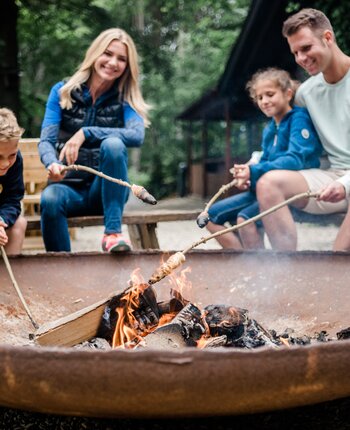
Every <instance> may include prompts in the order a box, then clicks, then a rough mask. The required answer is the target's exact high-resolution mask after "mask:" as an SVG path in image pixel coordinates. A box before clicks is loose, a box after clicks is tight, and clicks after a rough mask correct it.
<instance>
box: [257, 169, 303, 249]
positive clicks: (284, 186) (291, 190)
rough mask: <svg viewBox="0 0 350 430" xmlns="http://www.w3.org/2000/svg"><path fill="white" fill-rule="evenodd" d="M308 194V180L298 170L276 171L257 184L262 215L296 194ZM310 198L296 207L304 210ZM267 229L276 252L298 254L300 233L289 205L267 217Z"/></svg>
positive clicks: (265, 221)
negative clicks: (295, 251)
mask: <svg viewBox="0 0 350 430" xmlns="http://www.w3.org/2000/svg"><path fill="white" fill-rule="evenodd" d="M306 191H308V184H307V182H306V180H305V179H304V177H303V176H302V175H301V174H300V173H299V172H296V171H289V170H272V171H270V172H267V173H266V174H265V175H263V176H262V177H261V178H260V179H259V181H258V183H257V190H256V193H257V198H258V202H259V205H260V212H263V211H265V210H267V209H270V208H271V207H272V206H275V205H277V204H279V203H281V202H284V201H285V200H286V199H288V198H289V197H292V196H294V195H295V194H299V193H303V192H306ZM306 204H307V199H302V200H298V201H296V202H295V204H293V206H295V207H297V208H299V209H302V208H304V207H305V206H306ZM262 221H263V224H264V228H265V231H266V234H267V235H268V238H269V240H270V243H271V245H272V247H273V248H274V249H278V250H285V251H290V250H292V251H294V250H296V248H297V230H296V226H295V223H294V220H293V217H292V215H291V212H290V210H289V209H288V207H287V206H285V207H283V208H281V209H279V210H278V211H276V212H273V213H272V214H270V215H267V216H265V217H264V218H263V219H262Z"/></svg>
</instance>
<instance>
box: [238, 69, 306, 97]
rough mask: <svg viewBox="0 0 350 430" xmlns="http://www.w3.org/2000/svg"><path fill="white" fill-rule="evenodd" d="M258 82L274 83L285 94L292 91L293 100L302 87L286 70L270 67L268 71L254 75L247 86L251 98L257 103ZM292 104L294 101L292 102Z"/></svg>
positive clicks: (260, 71)
mask: <svg viewBox="0 0 350 430" xmlns="http://www.w3.org/2000/svg"><path fill="white" fill-rule="evenodd" d="M258 81H272V82H273V83H274V84H276V86H277V87H279V88H281V90H282V91H283V92H286V91H287V90H289V89H290V90H292V94H293V97H292V100H293V98H294V96H295V93H296V91H297V89H298V86H299V85H300V82H299V81H296V80H294V79H292V78H291V76H290V74H289V73H288V72H287V71H286V70H282V69H278V68H276V67H268V68H267V69H260V70H258V71H257V72H255V73H254V75H253V76H252V77H251V79H250V80H249V82H248V83H247V85H246V89H247V90H248V92H249V96H250V98H251V99H252V100H253V101H254V103H256V84H257V82H258ZM291 103H292V101H291Z"/></svg>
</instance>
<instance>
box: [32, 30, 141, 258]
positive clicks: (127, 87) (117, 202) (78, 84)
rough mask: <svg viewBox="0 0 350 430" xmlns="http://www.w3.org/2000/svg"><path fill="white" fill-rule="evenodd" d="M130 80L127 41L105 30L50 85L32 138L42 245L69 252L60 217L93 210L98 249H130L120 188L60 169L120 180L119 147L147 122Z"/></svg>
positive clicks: (131, 53) (134, 73)
mask: <svg viewBox="0 0 350 430" xmlns="http://www.w3.org/2000/svg"><path fill="white" fill-rule="evenodd" d="M138 79H139V70H138V55H137V51H136V48H135V45H134V42H133V41H132V39H131V37H130V36H129V35H128V34H127V33H126V32H125V31H123V30H121V29H118V28H111V29H108V30H105V31H104V32H102V33H101V34H100V35H99V36H98V37H97V38H96V39H95V40H94V41H93V42H92V44H91V45H90V47H89V48H88V50H87V52H86V55H85V58H84V60H83V62H82V64H81V65H80V67H79V68H78V70H77V71H76V72H75V73H74V75H73V76H72V77H70V78H69V79H68V80H67V81H61V82H58V83H57V84H56V85H54V86H53V88H52V89H51V92H50V95H49V98H48V101H47V105H46V111H45V116H44V120H43V123H42V129H41V136H40V143H39V153H40V157H41V161H42V163H43V164H44V165H45V167H46V168H47V171H48V178H49V185H48V186H47V187H46V189H45V190H44V192H43V193H42V198H41V227H42V232H43V238H44V243H45V247H46V250H47V251H70V238H69V234H68V225H67V217H70V216H79V215H97V214H103V215H104V225H105V231H104V235H103V238H102V249H103V250H104V251H106V252H118V251H128V250H130V243H129V241H128V240H127V238H126V237H124V236H123V235H122V233H121V220H122V215H123V209H124V205H125V202H126V201H127V198H128V188H126V187H122V186H120V185H118V184H115V183H112V182H110V181H107V180H104V179H102V178H100V177H98V176H95V175H92V174H89V173H86V172H81V171H74V172H71V171H69V172H68V173H66V174H64V173H63V174H62V169H63V167H64V164H67V165H70V164H73V163H76V164H81V165H85V166H89V167H92V168H94V169H96V170H99V171H102V172H103V173H105V174H107V175H109V176H113V177H115V178H119V179H123V180H127V179H128V171H127V164H128V155H127V148H131V147H139V146H140V145H141V144H142V143H143V140H144V134H145V126H148V124H149V121H148V118H147V111H148V109H149V106H148V105H147V104H146V103H145V101H144V99H143V97H142V94H141V91H140V88H139V83H138Z"/></svg>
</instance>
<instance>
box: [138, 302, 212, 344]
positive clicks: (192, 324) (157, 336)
mask: <svg viewBox="0 0 350 430" xmlns="http://www.w3.org/2000/svg"><path fill="white" fill-rule="evenodd" d="M204 333H205V325H204V322H203V320H202V316H201V312H200V310H199V309H198V308H197V307H196V306H195V305H193V304H192V303H188V304H187V305H186V306H185V307H184V308H183V309H182V310H181V311H180V312H179V313H178V314H177V315H176V317H175V318H173V320H172V321H171V323H169V324H165V325H163V326H161V327H158V328H157V329H156V330H155V331H153V332H152V333H150V334H148V335H147V336H146V337H145V338H144V345H143V346H145V347H152V348H158V349H167V348H180V347H185V346H196V345H197V341H198V340H199V339H200V338H201V336H202V335H203V334H204Z"/></svg>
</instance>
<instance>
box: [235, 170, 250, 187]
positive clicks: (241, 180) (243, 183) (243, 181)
mask: <svg viewBox="0 0 350 430" xmlns="http://www.w3.org/2000/svg"><path fill="white" fill-rule="evenodd" d="M233 172H234V177H235V178H236V179H237V181H238V183H237V185H236V187H237V188H238V189H239V190H241V191H244V190H247V189H248V188H249V187H250V180H249V179H250V169H249V166H248V165H247V164H235V165H234V166H233Z"/></svg>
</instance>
